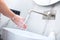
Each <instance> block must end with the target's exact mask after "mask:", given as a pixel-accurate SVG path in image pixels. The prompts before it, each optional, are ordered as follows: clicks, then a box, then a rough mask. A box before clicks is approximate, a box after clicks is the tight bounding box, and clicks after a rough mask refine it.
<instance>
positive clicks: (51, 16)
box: [30, 10, 56, 20]
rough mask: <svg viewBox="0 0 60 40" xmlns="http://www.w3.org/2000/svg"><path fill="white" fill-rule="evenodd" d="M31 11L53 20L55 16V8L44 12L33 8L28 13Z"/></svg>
mask: <svg viewBox="0 0 60 40" xmlns="http://www.w3.org/2000/svg"><path fill="white" fill-rule="evenodd" d="M32 12H35V13H38V14H41V15H43V19H47V20H55V16H56V11H55V10H48V11H45V12H44V13H40V12H37V11H35V10H31V11H30V13H32Z"/></svg>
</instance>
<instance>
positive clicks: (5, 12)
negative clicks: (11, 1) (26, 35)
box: [0, 0, 27, 29]
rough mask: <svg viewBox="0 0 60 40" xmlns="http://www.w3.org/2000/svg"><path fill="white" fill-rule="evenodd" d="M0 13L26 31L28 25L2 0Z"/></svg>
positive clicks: (0, 0)
mask: <svg viewBox="0 0 60 40" xmlns="http://www.w3.org/2000/svg"><path fill="white" fill-rule="evenodd" d="M0 13H1V14H3V15H4V16H6V17H8V18H10V19H11V20H12V21H13V22H14V23H15V24H16V25H17V26H18V27H20V28H23V29H26V27H27V25H26V24H25V23H24V19H23V18H22V17H21V16H18V15H16V14H14V13H13V12H12V11H11V10H10V9H9V7H8V6H7V4H6V3H5V2H4V0H0Z"/></svg>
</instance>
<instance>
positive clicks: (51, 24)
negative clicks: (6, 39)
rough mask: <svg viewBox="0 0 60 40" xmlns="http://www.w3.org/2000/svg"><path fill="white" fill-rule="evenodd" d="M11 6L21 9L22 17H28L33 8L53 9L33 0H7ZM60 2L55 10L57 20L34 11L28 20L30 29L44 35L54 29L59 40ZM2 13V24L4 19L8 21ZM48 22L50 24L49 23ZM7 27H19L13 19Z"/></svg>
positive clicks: (37, 9) (42, 10) (41, 9)
mask: <svg viewBox="0 0 60 40" xmlns="http://www.w3.org/2000/svg"><path fill="white" fill-rule="evenodd" d="M5 1H6V3H7V5H8V6H9V8H11V9H16V10H19V11H21V15H20V16H22V17H24V18H25V17H26V16H27V15H28V13H29V11H30V10H31V9H33V10H36V11H38V12H44V11H47V10H50V9H51V6H49V7H42V6H40V5H36V4H35V3H34V2H33V1H32V0H5ZM59 4H60V3H58V4H56V7H54V10H56V19H55V20H50V21H47V20H43V18H42V17H43V16H42V15H39V14H36V13H34V12H32V14H31V16H30V18H29V20H28V21H27V24H28V29H27V30H28V31H31V32H35V33H38V34H42V35H46V36H47V35H48V34H49V33H50V32H52V31H54V32H55V33H56V38H57V40H60V31H59V30H60V25H59V24H60V21H59V20H60V18H59V17H60V8H59V7H60V5H59ZM3 17H4V16H3V15H2V21H1V22H2V24H3V23H4V22H3V21H7V20H8V18H7V17H4V18H3ZM47 24H48V25H47ZM7 27H11V28H17V25H15V24H14V23H13V22H12V21H11V20H10V22H9V24H8V25H7Z"/></svg>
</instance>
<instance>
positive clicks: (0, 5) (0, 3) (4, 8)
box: [0, 0, 15, 18]
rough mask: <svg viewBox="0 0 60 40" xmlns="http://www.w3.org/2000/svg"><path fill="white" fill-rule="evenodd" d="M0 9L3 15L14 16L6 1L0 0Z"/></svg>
mask: <svg viewBox="0 0 60 40" xmlns="http://www.w3.org/2000/svg"><path fill="white" fill-rule="evenodd" d="M0 11H1V13H2V14H3V15H5V16H7V17H9V18H12V17H14V16H15V14H14V13H13V12H12V11H11V10H10V9H9V8H8V6H7V5H6V3H5V2H4V1H3V0H2V1H0Z"/></svg>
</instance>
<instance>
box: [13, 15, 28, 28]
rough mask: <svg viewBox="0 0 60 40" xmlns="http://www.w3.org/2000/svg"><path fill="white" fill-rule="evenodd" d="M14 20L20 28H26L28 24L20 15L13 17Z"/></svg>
mask: <svg viewBox="0 0 60 40" xmlns="http://www.w3.org/2000/svg"><path fill="white" fill-rule="evenodd" d="M12 21H13V22H14V23H15V24H16V25H17V26H18V27H20V28H23V29H26V28H27V25H26V24H25V23H24V19H23V18H22V17H20V16H18V15H15V16H14V17H13V18H12Z"/></svg>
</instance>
